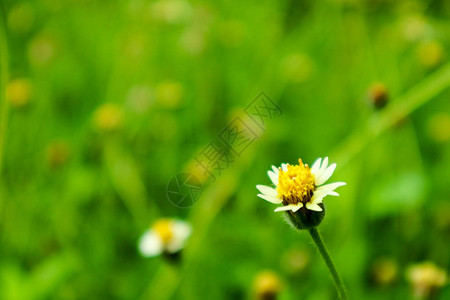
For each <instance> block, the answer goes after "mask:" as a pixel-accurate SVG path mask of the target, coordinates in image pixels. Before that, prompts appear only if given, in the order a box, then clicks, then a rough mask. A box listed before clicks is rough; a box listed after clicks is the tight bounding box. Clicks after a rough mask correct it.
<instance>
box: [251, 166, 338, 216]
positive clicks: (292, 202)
mask: <svg viewBox="0 0 450 300" xmlns="http://www.w3.org/2000/svg"><path fill="white" fill-rule="evenodd" d="M298 161H299V164H298V165H295V166H291V165H289V164H281V167H280V168H276V167H275V166H272V170H269V171H268V175H269V177H270V179H271V180H272V182H273V184H274V185H275V188H272V187H269V186H266V185H257V186H256V188H257V189H258V190H259V191H260V192H261V194H258V197H261V198H262V199H264V200H267V201H269V202H271V203H274V204H283V205H284V206H280V207H277V208H276V209H275V211H289V210H291V211H293V212H296V211H298V210H299V209H300V208H302V207H306V209H309V210H314V211H322V210H323V209H322V207H320V206H319V204H320V203H322V200H323V198H324V197H325V196H328V195H331V196H339V194H338V193H336V192H335V191H334V190H335V189H336V188H338V187H340V186H343V185H346V183H345V182H335V183H330V184H326V185H323V184H324V183H325V182H326V181H327V180H328V179H329V178H330V177H331V175H333V172H334V170H335V169H336V164H332V165H330V166H328V157H325V159H324V160H323V161H322V158H319V159H318V160H316V162H315V163H314V164H313V166H312V168H311V169H310V168H309V166H308V165H305V164H303V162H302V160H301V159H299V160H298Z"/></svg>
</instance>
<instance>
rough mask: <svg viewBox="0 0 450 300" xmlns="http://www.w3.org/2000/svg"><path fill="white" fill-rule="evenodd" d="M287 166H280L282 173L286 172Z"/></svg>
mask: <svg viewBox="0 0 450 300" xmlns="http://www.w3.org/2000/svg"><path fill="white" fill-rule="evenodd" d="M287 166H288V165H287V164H281V169H282V170H283V171H284V172H287Z"/></svg>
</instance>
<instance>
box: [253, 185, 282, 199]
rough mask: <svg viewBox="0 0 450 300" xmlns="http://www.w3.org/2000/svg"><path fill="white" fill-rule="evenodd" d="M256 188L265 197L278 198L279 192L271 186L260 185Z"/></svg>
mask: <svg viewBox="0 0 450 300" xmlns="http://www.w3.org/2000/svg"><path fill="white" fill-rule="evenodd" d="M256 188H257V189H258V190H259V191H260V192H261V193H263V194H264V195H267V196H271V197H276V196H278V193H277V191H276V190H275V189H273V188H271V187H270V186H267V185H262V184H259V185H257V186H256Z"/></svg>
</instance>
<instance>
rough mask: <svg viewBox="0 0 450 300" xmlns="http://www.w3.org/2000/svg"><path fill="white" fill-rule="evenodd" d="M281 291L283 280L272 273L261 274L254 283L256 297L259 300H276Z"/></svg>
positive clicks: (264, 272) (263, 272)
mask: <svg viewBox="0 0 450 300" xmlns="http://www.w3.org/2000/svg"><path fill="white" fill-rule="evenodd" d="M281 289H282V285H281V280H280V278H279V277H278V275H277V274H276V273H274V272H272V271H267V270H266V271H262V272H260V273H259V274H257V276H256V278H255V281H254V283H253V290H254V297H255V299H257V300H275V299H277V297H278V294H279V293H280V292H281Z"/></svg>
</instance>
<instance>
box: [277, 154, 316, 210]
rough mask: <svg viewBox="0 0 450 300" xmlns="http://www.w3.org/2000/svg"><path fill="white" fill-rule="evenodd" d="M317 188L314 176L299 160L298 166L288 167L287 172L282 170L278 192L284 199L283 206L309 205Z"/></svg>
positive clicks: (279, 176)
mask: <svg viewBox="0 0 450 300" xmlns="http://www.w3.org/2000/svg"><path fill="white" fill-rule="evenodd" d="M315 188H316V185H315V179H314V174H312V173H311V170H310V169H309V166H308V165H304V164H303V162H302V160H301V159H299V160H298V165H295V166H291V165H289V164H288V165H287V171H286V172H285V171H283V170H282V169H281V168H280V172H279V175H278V186H277V192H278V195H280V196H281V197H282V199H283V204H284V205H287V204H297V203H299V202H302V203H303V204H305V203H307V202H308V201H309V200H310V199H311V197H312V196H313V194H314V189H315Z"/></svg>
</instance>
